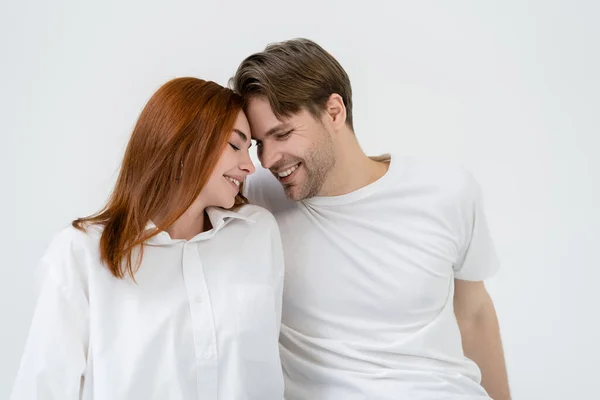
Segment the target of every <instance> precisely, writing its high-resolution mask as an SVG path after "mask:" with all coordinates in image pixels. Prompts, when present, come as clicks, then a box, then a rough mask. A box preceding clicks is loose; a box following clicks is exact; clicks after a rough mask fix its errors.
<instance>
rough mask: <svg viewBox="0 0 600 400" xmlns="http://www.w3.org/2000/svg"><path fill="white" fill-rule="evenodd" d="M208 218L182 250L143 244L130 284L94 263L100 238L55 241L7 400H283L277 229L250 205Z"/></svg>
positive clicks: (69, 234) (74, 234) (164, 236)
mask: <svg viewBox="0 0 600 400" xmlns="http://www.w3.org/2000/svg"><path fill="white" fill-rule="evenodd" d="M208 215H209V217H210V221H211V223H212V225H213V229H211V230H210V231H207V232H203V233H201V234H199V235H197V236H196V237H194V238H192V239H191V240H189V241H186V240H174V239H171V238H170V236H169V234H168V233H167V232H161V233H159V234H158V235H156V236H154V237H152V238H151V239H149V240H148V241H147V242H146V245H145V247H144V256H143V259H142V264H141V267H140V269H139V271H138V272H137V274H136V275H135V278H136V282H133V281H132V280H131V279H130V278H129V277H126V278H125V279H122V280H121V279H117V278H115V277H114V276H112V275H111V273H110V271H109V270H108V268H107V267H106V266H105V265H103V264H102V263H101V261H100V255H99V240H100V234H101V232H102V230H101V228H100V227H97V226H92V227H89V228H88V229H87V232H86V233H84V232H81V231H79V230H76V229H75V228H71V227H69V228H66V229H65V230H63V231H62V232H60V233H59V234H58V235H57V236H56V238H55V239H54V240H53V242H52V244H51V245H50V247H49V249H48V251H47V252H46V254H45V255H44V257H43V259H42V262H41V264H40V273H41V274H42V275H43V279H42V290H41V293H40V297H39V300H38V304H37V307H36V311H35V315H34V317H33V323H32V326H31V330H30V334H29V338H28V339H27V345H26V349H25V353H24V355H23V359H22V362H21V368H20V370H19V373H18V376H17V379H16V383H15V386H14V391H13V394H12V399H14V400H34V399H35V400H42V399H48V400H50V399H61V400H75V399H83V400H92V399H94V400H152V399H156V400H167V399H168V400H190V399H202V400H203V399H217V398H218V399H223V400H243V399H247V400H280V399H281V398H282V396H283V374H282V371H281V361H280V358H279V349H278V347H279V346H278V340H277V339H278V336H279V327H280V321H281V296H282V285H283V254H282V250H281V240H280V237H279V231H278V229H277V223H276V222H275V219H274V218H273V216H272V215H271V214H270V213H268V212H267V211H266V210H264V209H262V208H260V207H257V206H255V205H247V206H244V207H242V208H240V209H239V210H238V211H227V210H222V209H219V208H209V209H208ZM148 227H149V228H153V225H152V224H149V226H148Z"/></svg>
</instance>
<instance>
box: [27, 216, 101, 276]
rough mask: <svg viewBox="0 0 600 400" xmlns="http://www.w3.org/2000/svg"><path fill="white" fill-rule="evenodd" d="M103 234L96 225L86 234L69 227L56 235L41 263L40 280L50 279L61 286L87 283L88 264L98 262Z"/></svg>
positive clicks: (38, 269) (39, 269)
mask: <svg viewBox="0 0 600 400" xmlns="http://www.w3.org/2000/svg"><path fill="white" fill-rule="evenodd" d="M101 233H102V231H101V229H100V228H99V227H96V226H89V227H87V229H86V230H85V231H81V230H79V229H76V228H74V227H72V226H68V227H65V228H63V229H62V230H60V231H59V232H57V233H56V234H55V235H54V236H53V237H52V239H51V241H50V244H49V245H48V246H47V248H46V251H45V252H44V255H43V256H42V258H41V260H40V262H39V264H38V268H37V270H36V277H37V280H38V281H45V280H48V279H50V280H53V281H55V283H57V284H59V285H61V286H70V285H72V284H74V283H75V282H77V281H84V280H86V278H85V276H86V275H87V272H86V271H87V265H88V264H89V263H92V262H94V260H98V259H99V244H100V236H101Z"/></svg>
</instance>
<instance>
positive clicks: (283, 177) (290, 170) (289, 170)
mask: <svg viewBox="0 0 600 400" xmlns="http://www.w3.org/2000/svg"><path fill="white" fill-rule="evenodd" d="M300 164H302V163H297V164H294V165H291V166H289V167H286V168H285V169H281V170H279V171H278V172H273V174H274V175H275V176H276V177H277V179H279V181H281V182H284V181H289V180H291V179H292V176H293V174H294V172H296V171H297V170H298V168H300Z"/></svg>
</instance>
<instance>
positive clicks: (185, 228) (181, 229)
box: [166, 204, 212, 240]
mask: <svg viewBox="0 0 600 400" xmlns="http://www.w3.org/2000/svg"><path fill="white" fill-rule="evenodd" d="M211 228H212V226H211V223H210V219H209V218H208V215H206V207H204V206H202V205H199V204H192V206H191V207H190V208H188V209H187V210H186V211H185V212H184V213H183V214H182V215H181V217H179V218H178V219H177V220H176V221H175V222H173V223H172V224H171V225H170V226H169V227H168V228H167V229H166V232H167V233H168V234H169V236H170V237H171V239H174V240H177V239H184V240H190V239H191V238H193V237H194V236H196V235H198V234H200V233H202V232H206V231H208V230H210V229H211Z"/></svg>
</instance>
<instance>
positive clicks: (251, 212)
mask: <svg viewBox="0 0 600 400" xmlns="http://www.w3.org/2000/svg"><path fill="white" fill-rule="evenodd" d="M236 212H237V213H239V214H240V215H241V216H243V217H245V218H247V219H248V220H249V221H251V222H253V223H254V224H257V225H259V226H265V227H274V228H277V221H276V220H275V217H274V216H273V214H272V213H271V212H270V211H269V210H267V209H266V208H264V207H261V206H257V205H256V204H244V205H243V206H241V207H240V208H238V209H237V210H236Z"/></svg>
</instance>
